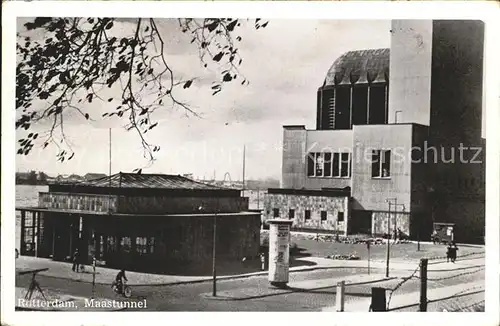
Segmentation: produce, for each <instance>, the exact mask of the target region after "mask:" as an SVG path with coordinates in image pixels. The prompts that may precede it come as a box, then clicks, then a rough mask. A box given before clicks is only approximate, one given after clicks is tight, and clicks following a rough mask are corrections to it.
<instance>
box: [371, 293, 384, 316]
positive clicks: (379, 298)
mask: <svg viewBox="0 0 500 326" xmlns="http://www.w3.org/2000/svg"><path fill="white" fill-rule="evenodd" d="M370 311H387V304H386V299H385V289H384V288H372V303H371V304H370Z"/></svg>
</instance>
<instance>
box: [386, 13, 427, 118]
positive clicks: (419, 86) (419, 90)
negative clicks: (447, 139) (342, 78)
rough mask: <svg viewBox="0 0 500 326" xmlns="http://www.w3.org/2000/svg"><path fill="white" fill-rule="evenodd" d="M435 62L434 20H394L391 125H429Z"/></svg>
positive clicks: (391, 61) (390, 103)
mask: <svg viewBox="0 0 500 326" xmlns="http://www.w3.org/2000/svg"><path fill="white" fill-rule="evenodd" d="M431 63H432V21H431V20H406V19H405V20H393V21H392V26H391V52H390V61H389V65H390V68H389V69H390V70H389V71H390V81H389V85H390V91H389V123H396V111H402V112H400V113H398V114H397V123H419V124H422V125H429V115H430V92H431Z"/></svg>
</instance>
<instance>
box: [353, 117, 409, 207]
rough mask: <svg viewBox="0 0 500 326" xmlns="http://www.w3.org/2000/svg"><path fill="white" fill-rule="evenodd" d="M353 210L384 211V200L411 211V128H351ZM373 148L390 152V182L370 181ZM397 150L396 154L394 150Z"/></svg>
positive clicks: (391, 126) (378, 126)
mask: <svg viewBox="0 0 500 326" xmlns="http://www.w3.org/2000/svg"><path fill="white" fill-rule="evenodd" d="M353 130H354V144H355V148H354V154H353V168H352V197H353V198H354V201H353V209H357V210H374V211H385V210H387V208H388V204H387V202H386V199H387V198H396V199H397V201H398V203H399V204H404V205H405V206H406V209H407V210H409V209H410V195H411V177H410V175H411V162H410V156H409V153H410V150H411V146H412V125H411V124H402V125H367V126H354V129H353ZM372 149H391V150H392V155H391V177H390V179H376V178H372V167H371V159H370V157H371V151H372ZM396 150H397V154H396V152H395V151H396Z"/></svg>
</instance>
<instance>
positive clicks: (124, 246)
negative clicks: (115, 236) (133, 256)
mask: <svg viewBox="0 0 500 326" xmlns="http://www.w3.org/2000/svg"><path fill="white" fill-rule="evenodd" d="M131 245H132V242H131V240H130V238H129V237H123V238H121V241H120V249H121V251H124V252H130V248H131Z"/></svg>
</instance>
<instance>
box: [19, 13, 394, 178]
mask: <svg viewBox="0 0 500 326" xmlns="http://www.w3.org/2000/svg"><path fill="white" fill-rule="evenodd" d="M124 24H125V25H126V23H124ZM19 25H20V24H19ZM125 25H124V28H125V29H126V26H125ZM175 26H176V25H175V24H173V22H172V21H168V20H163V21H162V23H161V28H162V30H163V31H165V35H168V36H167V37H168V38H169V42H168V43H167V51H168V55H167V58H168V60H169V62H170V63H171V64H172V65H173V66H174V68H175V70H176V72H177V74H179V75H182V76H204V77H205V78H204V79H202V82H200V83H195V84H194V86H193V87H191V88H190V89H189V90H186V91H185V93H184V94H183V98H185V99H188V101H189V103H190V105H191V107H192V108H193V109H194V110H195V111H196V112H197V113H199V114H200V115H201V116H202V117H201V118H197V117H192V116H191V117H187V116H186V115H185V114H184V112H182V111H181V110H172V109H171V108H170V106H168V107H165V109H164V110H162V111H161V112H159V111H157V113H158V114H156V115H155V116H154V117H155V118H156V119H158V120H159V121H160V123H159V126H158V127H157V128H156V129H154V130H153V131H152V132H151V133H148V134H147V139H148V141H150V142H151V143H154V144H156V145H160V146H161V151H160V152H159V154H157V156H156V159H157V160H156V161H155V163H154V164H153V165H152V166H151V167H149V168H147V169H144V170H143V173H148V172H149V173H172V174H182V173H193V174H194V175H195V176H196V177H199V178H203V177H206V178H211V177H212V176H213V174H214V171H216V176H217V178H223V176H224V174H225V173H226V172H229V173H230V175H231V178H232V179H233V180H236V179H241V176H242V155H243V146H244V145H246V158H247V160H246V178H266V177H274V178H280V175H281V161H282V153H281V148H280V147H281V143H282V133H283V129H282V126H283V125H288V124H301V125H306V127H307V128H314V127H315V117H316V91H317V89H318V87H319V86H321V84H322V83H323V80H324V78H325V75H326V72H327V71H328V69H329V68H330V66H331V65H332V63H333V61H334V60H335V59H336V58H337V57H338V56H340V55H341V54H342V53H344V52H346V51H349V50H356V49H368V48H383V47H389V45H390V38H389V30H390V21H368V20H362V21H354V20H344V21H339V20H336V21H331V20H329V21H321V20H272V21H270V23H269V25H268V26H267V28H265V29H259V30H255V29H254V28H252V25H251V24H250V25H248V27H247V28H243V29H242V31H241V33H240V35H241V36H242V38H243V41H242V43H241V47H240V54H241V56H242V57H243V65H242V67H241V72H242V73H243V74H244V75H245V77H247V79H248V80H249V81H250V84H249V85H248V86H241V85H240V83H237V82H236V83H234V84H231V85H230V87H227V88H225V89H224V90H223V91H222V92H221V93H219V94H218V95H217V96H215V97H213V96H211V92H212V91H211V89H210V84H209V83H204V82H203V81H208V79H209V77H210V76H211V72H210V71H206V70H204V68H203V67H202V66H201V64H200V63H199V61H198V58H197V56H196V55H197V51H196V48H195V47H194V46H193V45H191V44H190V41H191V40H190V38H189V37H188V36H185V35H184V34H182V33H181V32H180V31H179V30H178V29H177V28H175ZM93 105H94V103H93ZM102 105H105V104H102ZM90 112H91V111H90ZM70 118H71V119H66V118H65V124H66V126H67V127H66V128H65V132H66V134H67V137H68V138H69V139H70V141H71V142H72V145H73V149H74V150H75V152H76V155H75V159H76V160H71V161H69V162H67V163H66V162H64V163H59V162H57V160H56V148H52V147H48V148H47V149H44V150H42V149H41V148H40V149H39V148H34V149H33V153H32V154H30V155H28V156H22V157H21V156H19V155H18V156H16V159H17V162H16V167H17V171H26V170H32V169H33V170H40V171H46V172H48V173H49V174H51V175H57V174H70V173H78V174H85V173H87V172H101V173H107V172H108V165H109V154H108V153H109V147H108V128H112V135H113V136H112V139H113V141H112V172H113V173H116V172H118V171H123V172H130V171H132V170H133V169H134V168H138V167H143V166H145V165H146V163H147V162H146V160H145V159H144V158H143V156H142V150H141V146H140V142H139V139H138V137H137V135H136V134H135V133H133V132H127V131H125V130H124V129H123V128H122V125H124V124H125V122H126V121H125V119H124V120H122V121H120V120H118V119H115V120H104V121H96V122H88V121H83V120H82V119H81V118H80V117H78V116H77V115H74V116H73V115H72V116H71V117H70ZM42 127H43V126H41V127H40V128H42ZM20 136H21V134H20V133H18V136H17V137H18V138H20Z"/></svg>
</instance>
